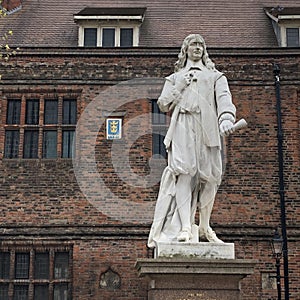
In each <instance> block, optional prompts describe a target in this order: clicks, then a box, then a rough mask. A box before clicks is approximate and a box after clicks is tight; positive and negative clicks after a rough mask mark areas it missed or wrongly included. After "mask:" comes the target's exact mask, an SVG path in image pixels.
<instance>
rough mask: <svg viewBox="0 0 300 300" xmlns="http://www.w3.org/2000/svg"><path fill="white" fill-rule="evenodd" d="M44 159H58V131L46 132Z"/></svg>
mask: <svg viewBox="0 0 300 300" xmlns="http://www.w3.org/2000/svg"><path fill="white" fill-rule="evenodd" d="M43 157H44V158H56V157H57V132H56V130H47V131H44V137H43Z"/></svg>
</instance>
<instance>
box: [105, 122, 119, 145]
mask: <svg viewBox="0 0 300 300" xmlns="http://www.w3.org/2000/svg"><path fill="white" fill-rule="evenodd" d="M106 138H107V139H108V140H117V139H121V138H122V119H116V118H112V119H106Z"/></svg>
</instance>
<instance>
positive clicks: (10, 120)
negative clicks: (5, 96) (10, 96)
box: [6, 100, 21, 124]
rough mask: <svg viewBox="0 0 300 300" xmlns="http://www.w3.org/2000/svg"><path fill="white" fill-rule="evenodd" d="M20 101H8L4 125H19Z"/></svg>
mask: <svg viewBox="0 0 300 300" xmlns="http://www.w3.org/2000/svg"><path fill="white" fill-rule="evenodd" d="M20 112H21V101H20V100H8V102H7V116H6V124H20Z"/></svg>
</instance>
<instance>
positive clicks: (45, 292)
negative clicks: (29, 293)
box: [34, 284, 49, 300]
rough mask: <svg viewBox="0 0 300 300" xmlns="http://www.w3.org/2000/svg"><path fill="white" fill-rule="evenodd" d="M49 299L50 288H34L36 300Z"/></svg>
mask: <svg viewBox="0 0 300 300" xmlns="http://www.w3.org/2000/svg"><path fill="white" fill-rule="evenodd" d="M47 299H49V286H48V285H47V284H41V285H35V286H34V300H47Z"/></svg>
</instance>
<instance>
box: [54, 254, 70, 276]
mask: <svg viewBox="0 0 300 300" xmlns="http://www.w3.org/2000/svg"><path fill="white" fill-rule="evenodd" d="M68 277H69V253H68V252H57V253H55V260H54V278H55V279H65V278H68Z"/></svg>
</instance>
